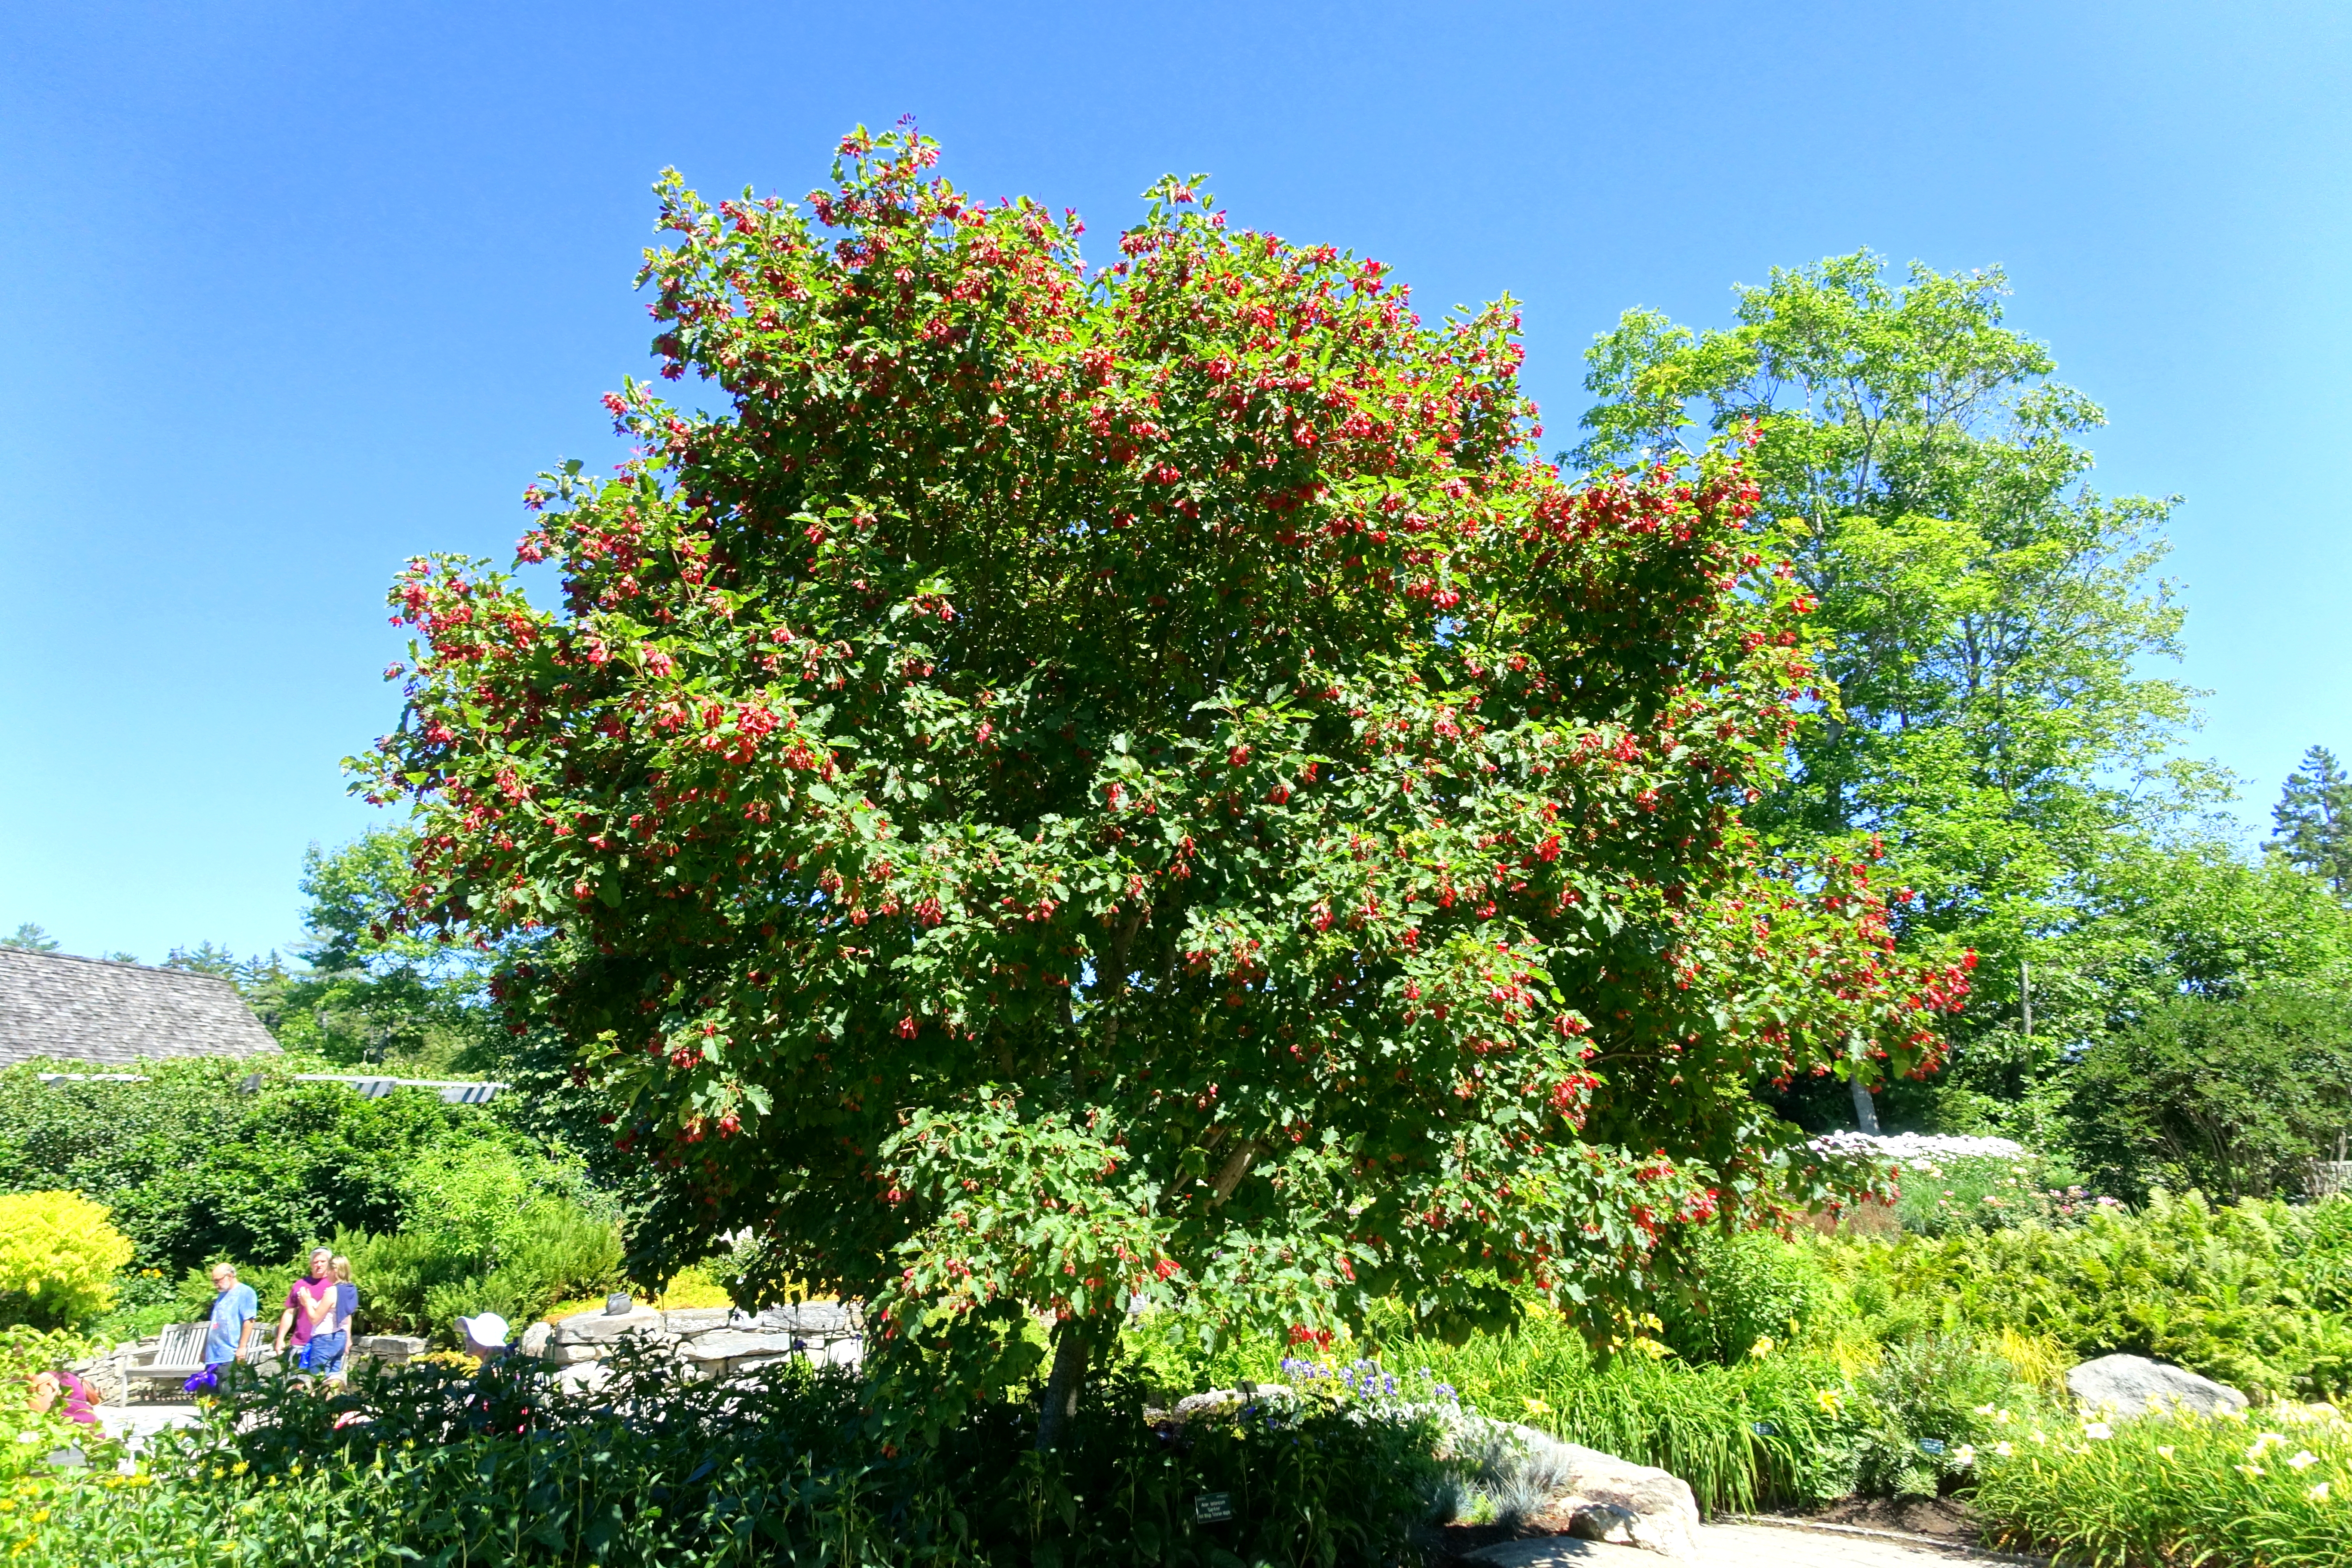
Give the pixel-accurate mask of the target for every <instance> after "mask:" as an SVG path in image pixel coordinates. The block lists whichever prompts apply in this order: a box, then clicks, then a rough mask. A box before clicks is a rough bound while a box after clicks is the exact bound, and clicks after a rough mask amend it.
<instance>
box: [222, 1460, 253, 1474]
mask: <svg viewBox="0 0 2352 1568" xmlns="http://www.w3.org/2000/svg"><path fill="white" fill-rule="evenodd" d="M251 1468H253V1467H252V1466H251V1465H248V1464H247V1463H246V1462H245V1461H244V1460H243V1459H239V1460H238V1461H237V1462H236V1464H234V1465H231V1466H230V1467H229V1468H228V1473H229V1474H230V1475H232V1476H241V1475H243V1474H245V1472H246V1471H247V1470H249V1469H251Z"/></svg>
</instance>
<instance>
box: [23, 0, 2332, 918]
mask: <svg viewBox="0 0 2352 1568" xmlns="http://www.w3.org/2000/svg"><path fill="white" fill-rule="evenodd" d="M909 110H911V111H914V112H915V113H916V114H917V115H919V118H920V121H921V123H922V125H923V126H924V128H925V129H926V130H927V131H929V132H932V133H934V134H935V135H937V136H939V137H940V139H941V140H942V141H943V142H945V144H946V149H947V164H946V172H947V173H948V174H950V175H951V176H953V177H955V178H956V179H958V180H959V181H960V182H961V183H962V184H965V185H967V186H969V187H971V188H973V189H975V190H977V191H979V192H981V193H982V194H986V195H998V194H1010V193H1015V192H1026V193H1029V194H1031V195H1035V196H1037V197H1039V198H1040V199H1043V200H1045V201H1048V202H1051V203H1053V204H1055V205H1075V206H1076V207H1077V208H1079V210H1080V211H1081V212H1082V213H1083V214H1084V215H1085V216H1086V217H1087V220H1088V222H1089V224H1090V227H1091V231H1092V232H1091V234H1090V236H1089V238H1090V239H1091V240H1094V241H1096V242H1097V246H1096V249H1097V251H1099V252H1103V253H1108V245H1109V238H1110V236H1111V235H1112V234H1113V233H1114V232H1115V231H1116V230H1117V229H1118V227H1119V226H1121V225H1123V224H1124V223H1125V222H1127V221H1129V219H1130V218H1131V217H1132V216H1133V215H1134V214H1135V213H1136V212H1137V210H1138V208H1139V203H1138V202H1137V201H1136V199H1135V193H1136V192H1138V191H1139V190H1140V189H1142V187H1143V186H1144V185H1145V184H1147V183H1148V182H1149V181H1150V179H1151V178H1152V177H1153V176H1154V175H1156V174H1160V172H1162V171H1165V170H1171V169H1172V170H1179V171H1182V172H1185V173H1191V172H1192V171H1196V170H1206V171H1210V172H1212V173H1213V175H1214V179H1213V189H1214V190H1215V191H1216V192H1217V193H1218V195H1219V196H1220V197H1221V198H1222V199H1223V202H1224V203H1225V205H1227V206H1229V207H1230V208H1231V209H1232V210H1233V212H1234V214H1235V217H1236V221H1238V222H1242V223H1245V224H1247V225H1249V226H1257V227H1267V228H1272V229H1274V230H1276V232H1279V233H1281V234H1283V235H1284V236H1286V237H1296V238H1302V239H1320V240H1329V241H1331V242H1334V243H1337V244H1340V245H1343V246H1349V247H1354V248H1356V249H1357V250H1359V251H1360V252H1363V253H1366V254H1370V255H1374V256H1378V257H1380V258H1383V259H1385V260H1388V261H1390V262H1391V263H1393V264H1394V265H1395V266H1396V267H1397V268H1399V269H1400V272H1401V274H1402V277H1403V278H1405V279H1408V280H1410V281H1411V282H1412V283H1413V284H1414V285H1415V291H1416V298H1417V299H1418V300H1421V301H1422V302H1423V303H1424V304H1436V305H1443V304H1446V303H1450V302H1454V301H1471V300H1483V299H1486V298H1488V297H1490V296H1492V295H1494V294H1496V293H1498V292H1500V291H1502V290H1505V289H1508V290H1510V291H1512V292H1513V293H1515V294H1517V295H1518V296H1519V297H1520V298H1521V299H1522V300H1524V301H1525V302H1526V306H1527V321H1528V339H1529V379H1530V382H1531V385H1532V390H1533V391H1534V393H1535V395H1537V396H1538V397H1539V398H1540V399H1542V400H1543V402H1544V404H1545V405H1546V408H1547V411H1548V415H1549V417H1550V419H1551V422H1552V426H1553V428H1554V430H1555V431H1558V430H1564V429H1566V428H1568V427H1569V426H1571V425H1572V424H1573V422H1574V418H1575V416H1576V415H1577V414H1578V413H1579V412H1580V410H1581V408H1582V406H1583V404H1582V401H1581V398H1580V388H1579V384H1578V383H1579V377H1580V374H1581V366H1580V361H1579V358H1578V356H1579V354H1580V351H1581V350H1582V348H1583V347H1584V345H1585V343H1586V342H1589V341H1590V339H1591V335H1592V334H1593V333H1594V332H1596V331H1600V330H1601V329H1602V328H1604V327H1605V326H1607V325H1608V324H1609V323H1610V321H1612V320H1613V319H1614V317H1615V316H1616V314H1617V312H1618V311H1619V310H1622V309H1623V308H1624V307H1626V306H1628V305H1632V304H1635V303H1641V304H1645V305H1649V306H1653V307H1656V308H1659V309H1663V310H1667V311H1669V312H1670V313H1672V314H1673V315H1675V317H1676V318H1678V319H1681V320H1684V321H1692V322H1696V323H1702V324H1722V323H1724V322H1725V321H1726V320H1727V317H1728V314H1729V309H1730V303H1731V298H1730V294H1729V291H1728V290H1729V286H1730V284H1731V283H1732V282H1733V281H1734V280H1735V279H1738V280H1747V281H1757V280H1760V279H1762V278H1763V277H1764V275H1765V273H1766V271H1767V269H1768V268H1770V267H1771V266H1773V265H1774V264H1776V263H1778V264H1783V265H1787V264H1795V263H1801V262H1804V261H1808V260H1811V259H1816V258H1820V257H1822V256H1823V255H1826V254H1829V253H1831V252H1836V251H1845V250H1851V249H1853V248H1854V247H1857V246H1862V245H1869V246H1871V247H1875V248H1877V249H1878V250H1881V251H1883V252H1885V253H1886V254H1888V255H1890V256H1891V257H1893V258H1895V259H1896V260H1897V261H1903V260H1907V259H1910V258H1915V257H1916V258H1920V259H1922V260H1925V261H1927V262H1929V263H1931V264H1933V265H1935V266H1937V267H1939V268H1962V267H1970V266H1978V265H1982V264H1986V263H1992V262H1999V263H2001V264H2003V265H2005V266H2006V267H2007V268H2009V269H2010V273H2011V278H2012V280H2013V282H2014V285H2015V288H2016V291H2017V292H2016V298H2015V300H2014V301H2013V307H2012V314H2011V320H2012V321H2013V322H2015V323H2016V324H2018V325H2020V326H2021V327H2022V328H2024V329H2025V330H2027V331H2032V332H2033V333H2034V334H2036V335H2038V336H2041V337H2042V338H2045V339H2047V340H2048V341H2049V342H2051V343H2052V344H2053V346H2054V348H2055V351H2056V353H2057V357H2058V360H2059V362H2060V366H2061V374H2062V375H2063V377H2064V378H2065V379H2067V380H2069V381H2071V382H2073V383H2074V384H2076V385H2079V386H2081V387H2083V388H2084V390H2086V391H2088V392H2089V393H2090V394H2091V395H2094V396H2095V397H2096V398H2098V399H2099V400H2100V401H2102V402H2103V403H2105V405H2106V407H2107V409H2108V412H2109V415H2110V418H2111V421H2112V424H2111V427H2110V428H2109V429H2107V430H2106V431H2105V432H2103V433H2102V434H2101V436H2100V437H2099V439H2098V440H2097V442H2096V447H2097V451H2098V455H2099V458H2100V472H2099V476H2098V479H2099V482H2100V484H2101V485H2102V487H2103V488H2105V489H2112V490H2119V491H2134V490H2136V491H2144V492H2155V493H2164V492H2169V491H2179V492H2180V493H2181V494H2183V495H2185V496H2186V497H2187V498H2188V503H2187V505H2186V506H2185V507H2184V508H2183V509H2182V510H2181V511H2180V512H2179V515H2178V522H2177V528H2176V530H2175V537H2176V539H2177V542H2178V549H2177V552H2176V553H2175V555H2174V558H2173V571H2174V574H2176V575H2177V576H2178V577H2179V578H2180V579H2181V580H2182V582H2183V583H2184V584H2185V592H2186V600H2187V603H2188V605H2189V610H2190V618H2189V639H2190V645H2191V657H2190V659H2189V665H2188V669H2187V674H2188V676H2189V679H2192V680H2194V681H2195V682H2196V683H2197V684H2199V685H2200V686H2205V687H2209V688H2211V689H2212V691H2213V695H2212V696H2211V697H2210V699H2209V700H2208V701H2207V704H2206V709H2207V712H2208V714H2209V723H2208V726H2207V729H2206V731H2205V732H2204V733H2203V735H2202V736H2200V738H2199V740H2198V742H2197V747H2198V749H2199V750H2200V751H2201V752H2206V753H2208V754H2210V755H2212V756H2215V757H2217V758H2219V759H2220V760H2221V762H2222V763H2225V764H2226V765H2228V766H2229V767H2231V768H2232V769H2234V770H2236V771H2237V772H2239V773H2242V774H2243V775H2245V777H2246V779H2247V780H2248V799H2247V800H2246V801H2245V802H2244V810H2245V812H2246V814H2247V815H2248V816H2249V817H2250V819H2260V818H2261V816H2263V812H2264V810H2265V809H2266V807H2267V805H2268V802H2269V801H2270V799H2271V798H2272V797H2273V795H2275V793H2276V790H2277V787H2278V784H2279V781H2280V779H2281V777H2282V776H2283V775H2284V773H2286V771H2287V770H2288V769H2289V768H2291V767H2292V766H2293V765H2294V761H2295V758H2296V757H2297V755H2298V754H2299V753H2300V752H2302V750H2303V748H2304V747H2305V746H2306V745H2309V744H2310V743H2312V742H2315V741H2318V742H2329V743H2331V744H2335V745H2336V746H2338V747H2339V748H2346V747H2352V725H2347V718H2352V712H2347V698H2346V686H2345V682H2344V680H2343V678H2342V671H2343V670H2344V668H2345V663H2346V655H2347V643H2352V624H2347V617H2346V616H2344V615H2343V614H2342V612H2341V600H2342V595H2343V587H2342V584H2343V583H2344V579H2345V575H2346V567H2347V554H2352V547H2348V546H2347V537H2346V530H2345V527H2344V500H2343V493H2344V492H2343V486H2342V484H2341V483H2340V481H2339V480H2338V479H2337V477H2336V468H2335V464H2336V461H2338V460H2339V453H2340V452H2341V450H2342V448H2343V446H2344V435H2343V432H2344V430H2345V427H2346V425H2347V416H2352V394H2347V385H2352V381H2347V376H2346V375H2345V374H2344V366H2345V365H2346V364H2347V363H2352V290H2347V281H2352V280H2347V257H2352V246H2347V239H2352V235H2347V196H2352V5H2343V4H2341V3H2340V0H2336V3H2315V4H2306V5H2263V4H2259V3H2252V0H2238V3H2236V4H2231V5H2220V4H2214V5H2195V6H2178V5H2176V6H2167V5H2157V4H2147V3H2141V4H2110V5H2088V4H2072V3H2068V0H2032V3H2031V4H2005V3H1991V4H1978V5H1888V4H1885V0H1875V3H1869V4H1864V3H1853V4H1844V5H1830V4H1782V5H1754V4H1744V5H1704V4H1681V5H1657V4H1636V3H1633V0H1626V3H1622V4H1616V5H1576V4H1565V3H1558V0H1555V3H1553V4H1543V5H1474V4H1457V5H1428V6H1421V7H1412V6H1395V5H1381V4H1376V3H1372V0H1356V3H1353V4H1347V5H1283V4H1279V3H1276V0H1250V3H1248V4H1240V5H1231V4H1222V3H1206V0H1193V3H1191V4H1185V5H1148V4H1141V3H1138V0H1129V3H1128V4H1123V5H1099V4H1097V5H1018V4H1011V3H1007V0H996V3H994V4H991V5H965V6H938V5H921V4H898V5H872V6H867V5H827V6H822V7H819V6H804V5H790V4H782V3H771V4H764V5H699V4H691V3H684V0H673V3H671V4H667V5H630V6H627V7H622V6H617V5H595V4H572V5H540V6H532V5H501V4H498V3H496V0H472V3H469V4H466V5H423V4H413V5H355V4H336V3H331V0H303V3H301V4H292V3H287V4H278V5H261V4H254V5H239V4H232V3H226V0H219V3H215V4H210V5H161V4H156V5H108V4H103V3H101V0H85V3H78V4H74V5H23V6H9V7H7V8H6V9H5V14H0V145H5V147H6V148H7V149H8V157H7V159H6V160H5V166H0V254H5V277H6V279H7V287H6V289H5V293H4V294H0V331H4V332H5V342H6V344H7V346H8V350H9V356H8V357H9V363H10V364H11V365H12V366H13V367H14V368H13V372H12V374H10V375H9V377H8V379H7V383H6V387H5V393H0V398H5V418H0V546H5V557H0V594H5V599H0V930H6V929H10V928H13V927H14V925H15V924H16V922H17V921H21V920H34V921H40V922H42V923H43V924H45V925H47V927H49V929H50V930H51V931H53V932H55V933H56V934H58V936H59V937H60V938H61V939H62V940H63V941H64V942H65V944H66V946H67V947H68V950H69V951H76V952H99V951H101V950H104V949H128V950H130V951H131V952H136V953H138V954H140V955H141V956H142V957H145V958H147V959H149V960H151V961H152V960H153V959H155V958H157V957H160V956H161V955H162V953H163V952H164V951H165V950H166V949H167V948H169V947H170V946H172V945H173V943H175V942H190V943H192V942H195V941H197V940H199V939H203V938H209V939H211V940H214V941H217V942H226V943H228V944H230V945H232V946H234V947H236V948H237V949H239V950H240V951H247V952H250V951H255V950H258V949H262V948H267V947H270V946H273V945H281V944H284V943H286V942H289V941H290V940H292V939H294V938H295V937H296V936H297V935H298V934H299V899H298V897H297V894H296V892H295V888H294V880H295V876H296V872H297V869H298V867H299V860H300V857H301V853H302V849H303V846H304V845H305V844H306V843H308V842H309V841H310V840H313V839H320V840H325V841H327V842H330V843H332V842H335V841H337V840H339V839H341V838H345V837H350V836H352V835H353V834H355V833H356V832H358V831H359V830H360V829H361V828H362V826H364V825H365V824H366V822H367V821H368V819H369V818H368V813H367V812H366V810H365V808H363V807H362V806H361V805H358V804H357V803H356V802H354V801H352V800H349V799H347V798H346V797H345V795H344V794H343V790H342V784H341V776H340V773H339V772H338V767H337V763H338V760H339V759H340V758H341V757H342V756H344V755H345V754H347V753H349V752H354V751H357V750H359V749H360V748H362V747H363V746H365V745H366V744H367V743H368V742H370V741H371V740H372V739H373V737H374V736H375V735H377V734H378V733H380V732H381V731H383V730H384V729H385V728H387V727H388V726H389V725H390V723H391V722H392V721H393V719H394V705H393V702H392V700H391V697H390V689H388V688H387V687H385V686H384V685H383V682H382V680H381V679H380V677H381V672H382V670H383V666H384V665H385V664H386V663H387V662H388V661H389V659H390V658H392V657H393V655H394V653H395V651H396V647H395V644H394V641H393V636H392V633H391V631H390V629H389V628H388V627H387V626H385V625H384V619H383V609H382V607H381V605H382V594H383V587H384V584H385V583H386V581H387V580H388V578H389V576H390V574H391V573H392V572H393V571H394V569H395V567H396V566H397V565H398V564H399V563H400V562H401V561H402V560H403V559H404V558H405V557H406V556H408V555H410V554H412V553H414V552H419V551H424V550H458V551H467V552H478V553H497V554H499V555H500V556H501V557H502V558H503V556H504V554H505V552H507V550H508V549H509V546H510V544H511V542H512V541H513V539H514V537H515V536H516V535H517V534H518V533H519V532H520V531H521V526H522V512H521V510H520V504H519V499H518V498H519V496H520V491H521V489H522V487H523V485H524V484H525V482H526V481H528V480H529V479H530V477H531V475H532V474H533V473H534V472H535V471H537V470H538V469H539V468H541V467H544V466H546V465H547V464H549V463H550V462H551V461H552V460H553V459H555V458H559V457H565V456H576V457H583V458H590V459H592V460H594V461H597V462H604V461H607V460H609V458H610V451H609V448H610V447H611V445H612V439H611V436H610V432H609V427H608V426H607V423H606V420H605V417H604V414H603V413H602V411H601V410H600V409H599V408H598V406H597V403H596V397H597V395H598V394H599V393H600V392H602V391H604V389H605V388H607V387H612V386H615V385H617V384H619V382H620V379H621V376H622V375H623V374H625V373H629V372H635V373H637V374H644V371H645V366H646V355H645V343H646V337H647V335H648V329H647V323H646V319H645V316H644V313H643V308H642V301H641V300H640V299H639V298H637V297H635V296H634V295H632V293H631V292H630V289H629V279H630V276H631V274H632V272H633V271H634V269H635V265H636V259H637V254H638V251H639V249H640V247H643V246H644V245H645V244H646V243H647V242H648V240H649V238H650V223H651V217H652V213H653V205H652V203H651V201H650V200H649V198H648V197H647V195H646V185H647V184H648V183H649V182H650V181H651V179H652V178H653V176H654V174H656V172H657V171H658V170H659V169H660V168H661V167H662V166H663V165H665V164H670V163H674V164H676V165H677V166H678V167H679V168H681V169H683V170H684V171H685V172H686V173H687V175H688V178H689V179H690V180H691V181H693V182H694V183H695V184H698V186H700V187H701V188H702V189H704V190H706V191H731V190H733V189H737V188H740V186H742V185H743V184H746V183H750V184H757V185H758V186H759V187H760V188H761V190H763V191H765V190H770V189H772V190H776V191H780V192H782V193H783V194H785V195H798V194H800V193H802V192H803V191H805V190H807V189H808V188H809V186H810V185H811V184H814V183H815V182H816V181H817V180H819V179H820V178H821V177H822V175H823V174H824V164H825V161H826V155H827V152H828V149H829V148H830V147H831V145H832V143H833V142H834V141H835V139H836V138H837V137H838V135H839V134H840V133H841V132H844V131H845V130H846V129H847V128H848V127H849V126H850V125H852V124H853V123H855V122H856V121H861V120H862V121H867V122H870V123H876V124H882V123H887V122H888V121H892V120H895V119H896V118H897V117H898V115H900V114H901V113H905V112H907V111H909Z"/></svg>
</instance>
